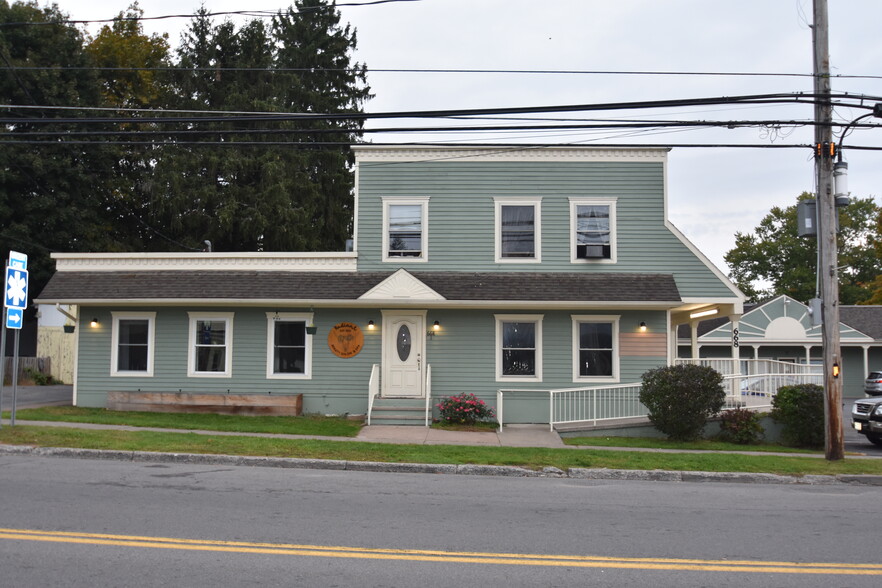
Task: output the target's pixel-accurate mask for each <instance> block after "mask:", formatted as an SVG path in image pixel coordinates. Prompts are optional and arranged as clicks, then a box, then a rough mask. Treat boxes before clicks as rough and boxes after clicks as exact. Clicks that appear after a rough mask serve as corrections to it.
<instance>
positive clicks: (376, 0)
mask: <svg viewBox="0 0 882 588" xmlns="http://www.w3.org/2000/svg"><path fill="white" fill-rule="evenodd" d="M422 1H423V0H368V1H367V2H335V3H334V4H327V5H325V6H316V7H309V6H307V7H302V8H300V9H298V10H297V12H296V13H295V14H297V13H302V12H311V11H316V10H325V9H328V8H339V7H341V6H345V7H349V8H354V7H360V6H376V5H378V4H398V3H404V2H422ZM280 12H281V11H279V10H230V11H223V12H206V13H205V14H204V15H200V14H163V15H160V16H121V17H120V16H115V17H113V18H101V19H94V20H76V19H68V18H63V19H58V20H50V21H26V22H7V23H0V27H9V26H46V25H58V24H68V25H71V24H74V25H77V24H101V23H110V22H126V21H142V20H168V19H173V18H196V17H197V16H206V17H208V18H213V17H215V16H251V17H254V18H272V17H274V16H276V15H277V14H279V13H280Z"/></svg>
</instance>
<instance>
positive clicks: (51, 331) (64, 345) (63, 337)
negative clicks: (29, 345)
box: [37, 327, 76, 384]
mask: <svg viewBox="0 0 882 588" xmlns="http://www.w3.org/2000/svg"><path fill="white" fill-rule="evenodd" d="M75 344H76V333H65V332H64V329H62V327H40V328H39V330H38V331H37V357H48V358H50V359H51V361H50V362H49V365H50V368H51V369H50V373H51V375H52V377H53V378H55V379H56V380H59V381H61V382H64V383H66V384H70V383H72V382H73V371H74V369H73V368H74V346H75Z"/></svg>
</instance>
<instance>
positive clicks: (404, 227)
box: [383, 197, 429, 262]
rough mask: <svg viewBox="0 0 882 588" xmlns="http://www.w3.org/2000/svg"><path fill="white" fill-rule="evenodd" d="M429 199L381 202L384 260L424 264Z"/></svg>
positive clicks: (426, 257)
mask: <svg viewBox="0 0 882 588" xmlns="http://www.w3.org/2000/svg"><path fill="white" fill-rule="evenodd" d="M428 213H429V199H428V198H391V197H390V198H384V199H383V260H384V261H396V262H401V261H427V260H428V243H429V224H428Z"/></svg>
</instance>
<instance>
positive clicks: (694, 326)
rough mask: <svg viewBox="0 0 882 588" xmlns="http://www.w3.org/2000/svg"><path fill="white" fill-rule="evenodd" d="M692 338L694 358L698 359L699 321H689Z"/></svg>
mask: <svg viewBox="0 0 882 588" xmlns="http://www.w3.org/2000/svg"><path fill="white" fill-rule="evenodd" d="M689 329H690V331H691V338H692V359H698V322H697V321H696V322H691V323H689Z"/></svg>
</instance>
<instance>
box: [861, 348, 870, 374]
mask: <svg viewBox="0 0 882 588" xmlns="http://www.w3.org/2000/svg"><path fill="white" fill-rule="evenodd" d="M861 347H862V348H863V350H864V373H863V375H862V376H861V377H862V378H866V377H867V376H868V375H869V374H870V346H869V345H861Z"/></svg>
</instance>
